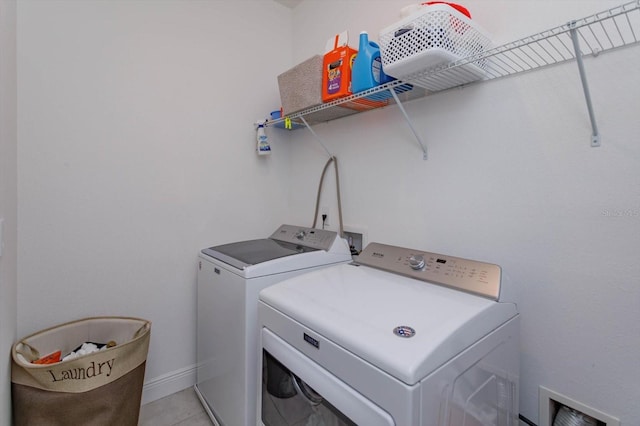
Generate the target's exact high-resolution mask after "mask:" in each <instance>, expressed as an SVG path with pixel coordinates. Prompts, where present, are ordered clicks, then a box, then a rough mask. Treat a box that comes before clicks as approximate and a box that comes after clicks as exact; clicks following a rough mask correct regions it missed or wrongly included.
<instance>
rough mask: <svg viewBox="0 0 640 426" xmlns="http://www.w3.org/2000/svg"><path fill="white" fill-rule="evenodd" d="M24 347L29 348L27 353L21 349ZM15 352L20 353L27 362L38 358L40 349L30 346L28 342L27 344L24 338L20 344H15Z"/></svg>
mask: <svg viewBox="0 0 640 426" xmlns="http://www.w3.org/2000/svg"><path fill="white" fill-rule="evenodd" d="M24 347H27V348H29V353H28V354H27V353H26V351H25V350H24V349H23V348H24ZM16 353H19V354H20V355H22V356H23V357H24V358H25V359H27V360H28V361H29V362H32V361H34V360H36V359H38V358H40V351H38V350H37V349H36V348H34V347H33V346H31V345H30V344H28V343H27V342H25V341H24V340H23V341H22V342H20V345H16Z"/></svg>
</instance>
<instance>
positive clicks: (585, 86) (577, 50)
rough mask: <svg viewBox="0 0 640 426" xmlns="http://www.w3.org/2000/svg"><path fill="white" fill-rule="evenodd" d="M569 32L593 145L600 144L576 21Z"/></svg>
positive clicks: (570, 24) (570, 23)
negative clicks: (585, 103)
mask: <svg viewBox="0 0 640 426" xmlns="http://www.w3.org/2000/svg"><path fill="white" fill-rule="evenodd" d="M568 25H569V33H570V35H571V41H572V42H573V49H574V51H575V54H576V62H577V64H578V71H579V72H580V80H581V81H582V89H583V90H584V98H585V101H586V102H587V110H588V111H589V119H590V120H591V132H592V133H591V147H598V146H600V134H599V133H598V125H597V124H596V116H595V113H594V112H593V104H592V103H591V93H590V92H589V84H588V83H587V74H586V72H585V71H584V62H583V61H582V51H581V50H580V41H579V40H578V30H577V25H576V21H571V22H569V24H568Z"/></svg>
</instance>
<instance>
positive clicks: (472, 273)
mask: <svg viewBox="0 0 640 426" xmlns="http://www.w3.org/2000/svg"><path fill="white" fill-rule="evenodd" d="M356 263H357V264H359V265H366V266H371V267H373V268H377V269H382V270H385V271H388V272H393V273H395V274H399V275H404V276H406V277H410V278H416V279H418V280H421V281H426V282H430V283H434V284H440V285H444V286H447V287H451V288H455V289H457V290H462V291H466V292H468V293H473V294H476V295H478V296H483V297H487V298H489V299H492V300H499V298H500V281H501V276H502V271H501V269H500V266H498V265H494V264H492V263H484V262H478V261H475V260H469V259H462V258H460V257H454V256H447V255H443V254H438V253H430V252H426V251H420V250H413V249H408V248H404V247H396V246H390V245H387V244H380V243H370V244H369V245H368V246H367V247H366V248H365V249H364V250H363V251H362V253H360V255H359V256H358V259H357V260H356Z"/></svg>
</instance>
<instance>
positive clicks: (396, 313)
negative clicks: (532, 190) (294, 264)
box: [256, 243, 519, 426]
mask: <svg viewBox="0 0 640 426" xmlns="http://www.w3.org/2000/svg"><path fill="white" fill-rule="evenodd" d="M500 286H501V269H500V267H499V266H497V265H493V264H487V263H482V262H476V261H472V260H466V259H461V258H457V257H452V256H445V255H440V254H434V253H427V252H424V251H418V250H411V249H405V248H401V247H395V246H389V245H384V244H379V243H371V244H369V245H368V246H367V247H366V249H365V250H364V251H363V252H362V253H361V254H360V256H359V257H358V259H357V261H356V262H354V263H353V264H344V265H339V266H333V267H330V268H327V269H323V270H320V271H315V272H312V273H310V274H306V275H303V276H300V277H296V278H292V279H289V280H286V281H284V282H281V283H278V284H276V285H274V286H271V287H269V288H267V289H265V290H262V291H261V292H260V302H259V306H258V319H259V322H260V328H261V332H260V333H261V349H260V350H259V352H258V361H259V364H258V368H259V369H261V370H262V371H263V375H262V377H261V378H259V380H258V381H256V385H257V394H258V401H257V406H256V408H257V412H258V416H257V425H265V426H287V425H305V426H316V425H332V426H338V425H340V426H341V425H360V426H391V425H395V426H445V425H446V426H487V425H495V426H505V425H513V426H516V425H517V424H518V382H519V348H518V345H519V343H518V342H519V314H518V312H517V309H516V306H515V304H513V303H505V302H501V301H500Z"/></svg>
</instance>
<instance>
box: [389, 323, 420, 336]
mask: <svg viewBox="0 0 640 426" xmlns="http://www.w3.org/2000/svg"><path fill="white" fill-rule="evenodd" d="M393 334H395V335H396V336H399V337H407V338H408V337H413V336H415V335H416V331H415V330H414V329H413V328H411V327H409V326H406V325H400V326H398V327H396V328H394V329H393Z"/></svg>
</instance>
